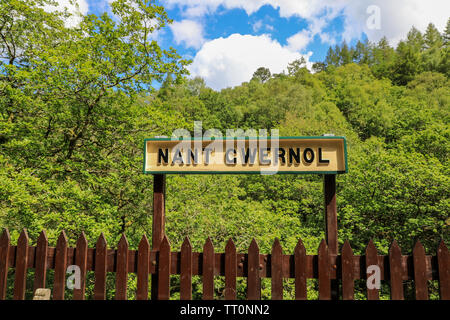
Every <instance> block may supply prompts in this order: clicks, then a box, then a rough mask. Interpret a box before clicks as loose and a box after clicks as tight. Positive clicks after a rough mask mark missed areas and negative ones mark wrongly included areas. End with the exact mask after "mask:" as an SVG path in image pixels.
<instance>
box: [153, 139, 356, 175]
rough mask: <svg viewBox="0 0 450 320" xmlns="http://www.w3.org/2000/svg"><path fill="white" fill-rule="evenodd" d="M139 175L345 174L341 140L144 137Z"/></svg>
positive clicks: (345, 152) (342, 142)
mask: <svg viewBox="0 0 450 320" xmlns="http://www.w3.org/2000/svg"><path fill="white" fill-rule="evenodd" d="M144 172H145V173H151V174H166V173H191V174H208V173H210V174H212V173H229V174H236V173H241V174H242V173H244V174H245V173H261V174H275V173H278V174H288V173H293V174H294V173H295V174H302V173H319V174H339V173H346V172H347V150H346V141H345V138H344V137H334V136H333V137H276V138H274V137H269V138H264V139H261V138H224V139H207V140H202V139H185V140H173V139H170V138H154V139H146V140H145V146H144Z"/></svg>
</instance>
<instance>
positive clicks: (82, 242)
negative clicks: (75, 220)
mask: <svg viewBox="0 0 450 320" xmlns="http://www.w3.org/2000/svg"><path fill="white" fill-rule="evenodd" d="M87 243H88V241H87V238H86V234H85V233H84V231H81V234H80V236H79V237H78V240H77V247H80V246H86V247H87Z"/></svg>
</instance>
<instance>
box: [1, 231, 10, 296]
mask: <svg viewBox="0 0 450 320" xmlns="http://www.w3.org/2000/svg"><path fill="white" fill-rule="evenodd" d="M10 245H11V237H10V236H9V231H8V229H4V230H3V233H2V236H1V237H0V300H5V299H6V287H7V280H8V269H9V252H10V249H9V248H10Z"/></svg>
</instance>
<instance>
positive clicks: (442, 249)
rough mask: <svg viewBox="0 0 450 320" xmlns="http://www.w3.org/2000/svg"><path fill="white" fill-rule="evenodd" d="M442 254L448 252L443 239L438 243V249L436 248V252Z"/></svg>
mask: <svg viewBox="0 0 450 320" xmlns="http://www.w3.org/2000/svg"><path fill="white" fill-rule="evenodd" d="M439 251H440V252H443V253H445V252H448V248H447V246H446V245H445V242H444V240H443V239H441V242H439V247H438V252H439Z"/></svg>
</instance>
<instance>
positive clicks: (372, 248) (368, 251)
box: [366, 239, 378, 255]
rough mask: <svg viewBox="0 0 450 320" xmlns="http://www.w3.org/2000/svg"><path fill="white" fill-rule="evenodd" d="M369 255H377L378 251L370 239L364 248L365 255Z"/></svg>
mask: <svg viewBox="0 0 450 320" xmlns="http://www.w3.org/2000/svg"><path fill="white" fill-rule="evenodd" d="M369 254H375V255H378V250H377V248H376V247H375V243H374V242H373V240H372V239H370V241H369V243H368V244H367V247H366V255H369Z"/></svg>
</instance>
